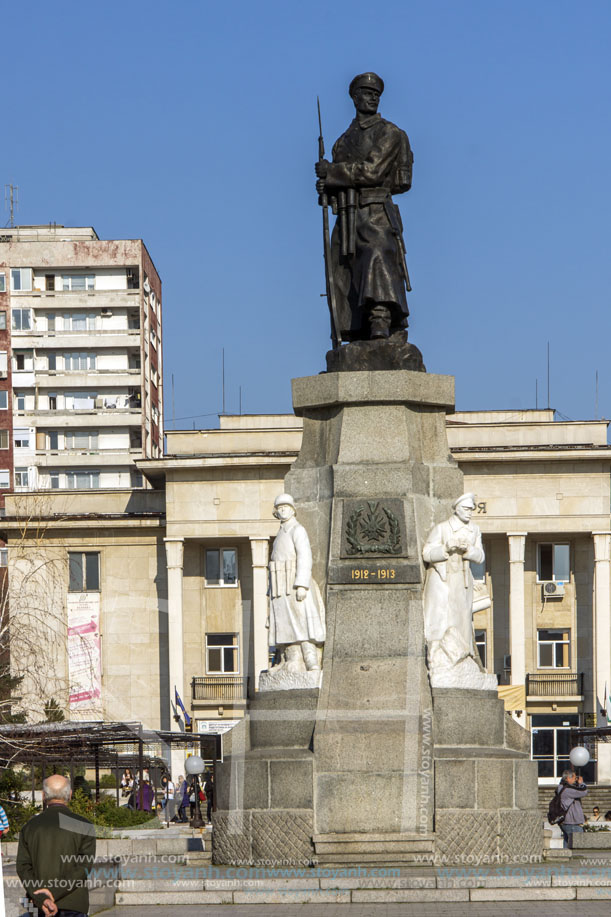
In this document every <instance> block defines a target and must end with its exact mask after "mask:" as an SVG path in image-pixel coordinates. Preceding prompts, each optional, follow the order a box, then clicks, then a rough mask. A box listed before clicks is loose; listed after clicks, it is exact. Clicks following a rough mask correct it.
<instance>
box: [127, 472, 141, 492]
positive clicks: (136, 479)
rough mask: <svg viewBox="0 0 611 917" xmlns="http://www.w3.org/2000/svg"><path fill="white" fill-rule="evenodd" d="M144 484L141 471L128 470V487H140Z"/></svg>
mask: <svg viewBox="0 0 611 917" xmlns="http://www.w3.org/2000/svg"><path fill="white" fill-rule="evenodd" d="M143 484H144V481H143V478H142V472H141V471H132V472H130V487H133V488H136V487H142V486H143Z"/></svg>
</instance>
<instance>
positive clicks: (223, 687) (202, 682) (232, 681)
mask: <svg viewBox="0 0 611 917" xmlns="http://www.w3.org/2000/svg"><path fill="white" fill-rule="evenodd" d="M248 682H249V678H248V676H246V677H245V676H243V675H201V676H198V677H197V678H193V679H192V681H191V699H192V700H211V701H227V700H246V698H247V697H248Z"/></svg>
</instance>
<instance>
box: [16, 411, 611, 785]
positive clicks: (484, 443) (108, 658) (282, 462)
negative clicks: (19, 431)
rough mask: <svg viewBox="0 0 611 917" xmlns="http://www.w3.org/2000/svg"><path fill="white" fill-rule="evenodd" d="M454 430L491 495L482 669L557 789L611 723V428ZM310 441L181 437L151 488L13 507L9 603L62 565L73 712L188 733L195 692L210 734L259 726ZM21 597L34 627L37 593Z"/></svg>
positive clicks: (475, 483) (488, 416)
mask: <svg viewBox="0 0 611 917" xmlns="http://www.w3.org/2000/svg"><path fill="white" fill-rule="evenodd" d="M447 430H448V441H449V446H450V450H451V452H452V454H453V456H454V458H455V460H456V461H457V462H458V464H459V466H460V467H461V469H462V471H463V473H464V477H465V489H466V490H470V491H473V492H474V493H475V494H476V495H477V511H476V517H475V521H476V522H477V524H478V525H479V527H480V528H481V530H482V535H483V544H484V549H485V552H486V560H485V563H484V564H482V565H479V566H478V567H477V568H476V569H474V571H473V572H474V576H475V579H476V582H477V587H478V594H479V595H480V596H484V595H487V596H489V597H490V603H489V607H487V608H484V610H481V611H478V612H476V614H475V615H474V626H475V631H476V640H477V644H478V647H479V650H480V654H481V657H482V660H483V662H484V665H485V666H486V668H487V670H488V671H489V672H491V673H495V674H496V675H497V676H498V680H499V691H500V693H501V695H502V696H503V697H504V699H505V704H506V707H507V709H508V710H510V711H512V715H513V716H514V717H515V718H516V719H517V720H518V722H521V723H522V725H524V726H528V727H530V728H531V732H532V749H533V757H535V758H536V759H537V760H538V762H539V776H540V781H541V782H542V783H547V782H549V783H554V782H556V779H557V776H558V774H559V772H560V771H561V769H562V767H563V766H564V764H565V762H566V760H567V755H568V749H569V733H570V729H571V727H572V726H576V725H584V724H585V725H593V724H596V725H606V722H607V720H606V713H605V712H604V707H605V699H606V692H607V690H608V688H611V557H610V549H611V447H609V446H608V445H607V422H606V421H557V420H554V413H553V411H545V410H543V411H514V412H511V411H490V412H457V413H456V414H453V415H451V416H450V417H449V418H448V421H447ZM300 442H301V421H300V420H299V419H298V418H295V417H293V416H291V415H249V416H223V417H221V418H220V426H219V428H218V429H211V430H197V431H195V430H194V431H175V432H169V433H167V447H166V454H165V455H164V456H162V457H161V456H160V457H158V458H152V459H148V460H141V461H138V463H137V465H138V468H139V470H140V471H141V472H142V474H143V475H144V477H145V479H146V480H147V481H148V485H149V486H148V489H143V490H137V491H130V490H113V491H96V492H87V493H85V492H74V493H71V494H70V495H66V494H57V493H54V492H52V491H49V492H45V493H43V494H42V495H41V494H38V495H36V497H35V499H36V500H37V501H38V504H37V507H35V508H34V511H32V510H31V508H30V510H28V508H27V507H26V506H25V503H24V500H25V498H24V497H23V495H15V496H12V497H11V496H9V497H7V510H6V512H7V515H6V517H5V519H4V524H5V528H6V536H7V542H8V545H9V552H8V555H9V573H10V580H11V583H12V586H11V589H19V588H21V584H22V583H23V582H24V570H25V569H26V568H27V569H30V570H31V569H32V563H31V558H32V557H34V556H36V557H38V558H44V557H45V556H47V555H49V556H50V554H52V555H53V558H54V560H53V564H52V565H49V564H47V565H46V566H45V565H44V564H41V565H40V566H41V570H42V569H43V567H44V569H45V571H46V572H45V575H46V576H47V579H48V576H49V572H48V569H47V568H48V567H49V566H51V567H52V570H53V588H50V586H49V583H48V582H47V583H46V585H40V584H39V585H40V588H38V586H36V587H35V586H32V584H31V581H34V582H36V576H32V575H30V576H29V579H28V582H29V583H30V586H29V588H30V589H33V588H38V592H39V594H40V595H41V596H42V598H41V606H44V604H45V602H47V603H48V604H49V613H48V614H46V616H45V614H44V613H42V612H41V618H43V619H45V617H46V620H47V622H49V621H53V622H54V623H53V628H54V631H53V632H54V639H53V654H52V655H53V666H54V670H53V676H54V679H55V681H54V682H53V687H52V689H51V686H50V687H49V693H50V694H52V695H53V696H55V697H56V698H57V699H58V700H59V701H60V702H61V704H62V706H63V707H64V708H65V710H66V712H67V713H68V715H70V716H73V717H81V718H86V717H87V716H90V715H92V711H93V713H95V715H97V716H101V717H103V718H105V719H108V720H116V719H122V720H139V721H142V722H144V723H145V724H146V725H150V726H160V727H163V728H175V729H181V728H183V723H182V720H181V711H180V709H179V708H177V707H176V704H175V699H176V694H175V692H178V695H179V696H180V698H181V700H182V701H183V703H184V705H185V707H186V709H187V711H188V712H189V714H190V715H191V716H192V717H193V721H194V730H195V731H196V732H200V733H214V732H221V733H222V732H223V731H225V730H227V729H229V728H231V726H232V725H233V724H235V722H237V721H238V720H239V719H240V718H241V717H243V716H244V714H245V711H246V710H247V707H248V698H249V696H252V693H253V692H255V691H256V690H257V686H258V678H259V674H260V672H261V671H263V670H264V669H266V668H267V666H268V658H269V651H268V645H267V643H268V641H267V627H266V621H267V614H268V608H267V605H268V600H267V562H268V557H269V548H270V544H271V539H272V538H273V536H274V535H275V533H276V531H277V528H278V522H277V520H276V519H274V517H273V515H272V511H273V501H274V498H275V496H276V495H277V494H278V493H280V492H281V491H282V490H283V489H284V484H283V481H284V476H285V474H286V473H287V471H288V470H289V468H290V466H291V464H292V462H293V461H294V459H295V457H296V455H297V453H298V451H299V447H300ZM28 512H30V515H29V517H28V518H29V519H30V523H29V525H27V526H24V524H23V518H24V515H27V513H28ZM34 518H35V519H36V525H34V524H33V523H32V521H31V520H32V519H34ZM28 557H29V558H30V566H29V568H28ZM34 567H36V564H35V563H34ZM14 601H15V606H14V607H15V611H14V613H15V615H18V614H19V613H20V607H21V605H23V603H24V592H23V588H21V599H19V598H18V597H15V599H14ZM20 602H21V605H20ZM30 604H31V603H30ZM486 604H488V603H487V602H486V601H484V602H482V605H486ZM90 613H91V621H93V624H91V623H89V624H88V622H89V621H90V617H88V616H89V615H90ZM79 615H80V617H79ZM86 626H89V627H90V631H89V636H88V644H87V652H86V653H83V642H84V638H83V635H82V634H81V633H79V628H81V629H82V628H83V627H86ZM91 627H97V630H95V632H93V631H91ZM92 634H93V636H92ZM85 642H87V641H85ZM84 657H85V662H83V658H84ZM87 660H89V663H90V667H91V673H90V674H91V677H90V678H89V679H88V675H87V671H84V669H85V670H86V668H87ZM20 664H21V663H20V661H19V658H18V654H16V657H15V664H14V665H15V668H16V670H17V669H19V667H20ZM79 666H80V668H79ZM26 683H27V679H26V682H24V684H26ZM50 685H51V682H50ZM34 688H35V685H34V682H32V692H34ZM88 694H89V695H92V696H91V697H87V695H88ZM25 696H26V695H25V694H24V697H25ZM32 705H33V706H35V703H34V701H32ZM593 750H594V752H595V756H594V757H595V760H594V762H593V763H592V764H591V765H590V766H589V770H590V773H589V775H588V776H589V777H590V779H596V780H597V781H598V782H599V783H605V784H611V759H610V757H609V755H608V753H607V748H606V746H604V745H603V744H602V743H601V745H600V746H599V747H598V748H597V749H593Z"/></svg>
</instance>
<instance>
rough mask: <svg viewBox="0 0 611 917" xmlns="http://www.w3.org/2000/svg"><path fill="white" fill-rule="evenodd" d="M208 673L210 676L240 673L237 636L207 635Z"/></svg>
mask: <svg viewBox="0 0 611 917" xmlns="http://www.w3.org/2000/svg"><path fill="white" fill-rule="evenodd" d="M206 672H207V673H208V674H210V675H223V674H226V673H230V674H232V675H235V674H236V673H237V672H239V658H238V635H237V634H206Z"/></svg>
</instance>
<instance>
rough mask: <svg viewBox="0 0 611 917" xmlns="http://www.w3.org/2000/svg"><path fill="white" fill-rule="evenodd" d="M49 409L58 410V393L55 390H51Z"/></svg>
mask: <svg viewBox="0 0 611 917" xmlns="http://www.w3.org/2000/svg"><path fill="white" fill-rule="evenodd" d="M49 410H50V411H56V410H57V395H56V394H55V393H54V392H49Z"/></svg>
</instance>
